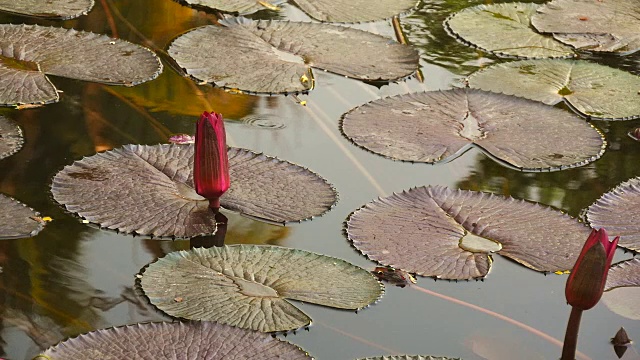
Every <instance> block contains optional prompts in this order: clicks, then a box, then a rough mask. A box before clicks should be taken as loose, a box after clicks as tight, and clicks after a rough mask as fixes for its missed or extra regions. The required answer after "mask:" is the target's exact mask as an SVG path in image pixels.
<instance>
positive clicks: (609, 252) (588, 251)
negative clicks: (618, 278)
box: [565, 228, 620, 310]
mask: <svg viewBox="0 0 640 360" xmlns="http://www.w3.org/2000/svg"><path fill="white" fill-rule="evenodd" d="M619 239H620V237H616V238H615V239H613V241H611V242H609V237H608V236H607V232H606V231H605V230H604V229H602V228H601V229H599V230H595V229H594V230H592V231H591V234H590V235H589V238H588V239H587V242H585V244H584V246H583V248H582V251H581V252H580V256H578V260H576V264H575V265H574V266H573V270H571V274H570V275H569V279H567V286H566V287H565V296H566V298H567V302H568V303H569V305H571V306H573V307H574V308H577V309H580V310H589V309H591V308H592V307H594V306H595V305H596V304H597V303H598V301H600V298H601V297H602V292H603V290H604V285H605V283H606V282H607V274H608V273H609V268H610V267H611V260H612V259H613V254H614V253H615V252H616V246H617V245H618V240H619Z"/></svg>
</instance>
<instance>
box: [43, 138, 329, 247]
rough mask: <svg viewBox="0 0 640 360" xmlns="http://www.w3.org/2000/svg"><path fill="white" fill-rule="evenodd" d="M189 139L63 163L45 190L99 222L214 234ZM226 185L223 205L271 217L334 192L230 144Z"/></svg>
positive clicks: (284, 218) (283, 216)
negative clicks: (197, 185) (195, 181)
mask: <svg viewBox="0 0 640 360" xmlns="http://www.w3.org/2000/svg"><path fill="white" fill-rule="evenodd" d="M193 153H194V146H193V144H189V145H156V146H145V145H126V146H124V147H122V148H120V149H115V150H111V151H107V152H104V153H98V154H96V155H93V156H90V157H86V158H84V159H82V160H79V161H76V162H75V163H74V164H72V165H69V166H66V167H65V168H64V169H63V170H62V171H60V172H59V173H58V174H57V175H56V176H55V177H54V179H53V184H52V186H51V192H52V193H53V197H54V199H55V200H56V201H58V202H59V203H61V204H63V205H65V207H66V208H67V210H69V211H71V212H74V213H78V215H80V216H81V217H83V218H86V219H87V220H89V221H91V222H94V223H97V224H100V225H101V226H102V227H106V228H109V229H114V230H118V231H122V232H125V233H137V234H143V235H152V236H158V237H179V238H187V237H193V236H198V235H208V234H212V233H214V232H215V230H216V225H215V223H216V221H215V218H214V216H213V213H212V212H211V210H210V209H209V202H208V201H207V200H206V199H204V198H203V197H201V196H200V195H198V194H197V193H196V192H195V190H194V189H193ZM228 153H229V172H230V178H231V188H230V189H229V190H228V191H227V192H226V193H225V194H224V195H223V196H222V198H221V199H220V202H221V205H222V207H224V208H227V209H230V210H235V211H238V212H240V213H243V214H244V215H248V216H251V217H255V218H260V219H266V220H269V221H273V222H280V223H284V222H290V221H300V220H305V219H308V218H311V217H313V216H318V215H321V214H323V213H324V212H326V211H327V210H329V209H330V208H331V207H332V206H333V204H334V203H335V201H336V192H335V190H334V189H333V188H332V187H331V185H330V184H328V183H327V182H326V180H324V179H323V178H321V177H320V176H318V175H317V174H315V173H313V172H311V171H310V170H308V169H305V168H302V167H300V166H298V165H295V164H292V163H289V162H286V161H282V160H278V159H275V158H272V157H268V156H266V155H263V154H256V153H254V152H252V151H249V150H245V149H238V148H229V150H228Z"/></svg>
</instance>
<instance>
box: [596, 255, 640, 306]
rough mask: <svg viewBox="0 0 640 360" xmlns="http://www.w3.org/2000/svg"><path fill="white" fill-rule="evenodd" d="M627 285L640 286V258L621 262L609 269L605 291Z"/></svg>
mask: <svg viewBox="0 0 640 360" xmlns="http://www.w3.org/2000/svg"><path fill="white" fill-rule="evenodd" d="M627 286H640V259H639V258H633V259H631V260H627V261H622V262H619V263H617V264H615V265H613V266H611V269H609V275H608V276H607V284H606V285H605V287H604V289H605V291H609V290H612V289H615V288H620V287H627ZM639 303H640V301H639Z"/></svg>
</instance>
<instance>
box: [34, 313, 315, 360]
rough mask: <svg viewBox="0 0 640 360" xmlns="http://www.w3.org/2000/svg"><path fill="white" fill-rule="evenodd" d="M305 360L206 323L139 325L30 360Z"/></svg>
mask: <svg viewBox="0 0 640 360" xmlns="http://www.w3.org/2000/svg"><path fill="white" fill-rule="evenodd" d="M44 357H47V359H51V360H63V359H64V360H87V359H100V360H122V359H128V360H159V359H174V360H194V359H207V360H223V359H224V360H233V359H237V360H240V359H250V358H251V359H253V358H259V359H288V360H294V359H296V360H298V359H311V357H310V356H309V355H308V354H307V353H306V352H305V351H304V350H302V349H301V348H299V347H297V346H295V345H293V344H291V343H288V342H286V341H282V340H279V339H277V338H273V337H271V336H270V335H267V334H263V333H260V332H257V331H250V330H246V329H238V328H234V327H231V326H227V325H223V324H216V323H212V322H174V323H144V324H135V325H127V326H122V327H116V328H110V329H103V330H96V331H92V332H90V333H86V334H82V335H80V336H78V337H75V338H71V339H68V340H66V341H63V342H61V343H59V344H57V345H54V346H52V347H50V348H48V349H47V350H46V351H45V352H44V354H42V355H40V357H36V358H35V359H40V358H44Z"/></svg>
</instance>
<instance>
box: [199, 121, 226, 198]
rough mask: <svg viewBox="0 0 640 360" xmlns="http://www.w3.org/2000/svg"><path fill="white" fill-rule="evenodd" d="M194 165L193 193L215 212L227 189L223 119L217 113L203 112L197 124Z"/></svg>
mask: <svg viewBox="0 0 640 360" xmlns="http://www.w3.org/2000/svg"><path fill="white" fill-rule="evenodd" d="M195 148H196V149H195V157H194V160H193V161H194V164H193V182H194V184H195V188H196V189H195V190H196V192H197V193H198V194H199V195H200V196H203V197H205V198H206V199H207V200H209V207H211V208H212V209H218V208H219V207H220V197H221V196H222V194H224V192H225V191H227V190H228V189H229V184H230V182H229V157H228V155H227V140H226V133H225V131H224V120H223V119H222V115H220V114H217V113H208V112H206V111H205V112H204V113H203V114H202V116H200V119H199V120H198V122H197V124H196V144H195Z"/></svg>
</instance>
